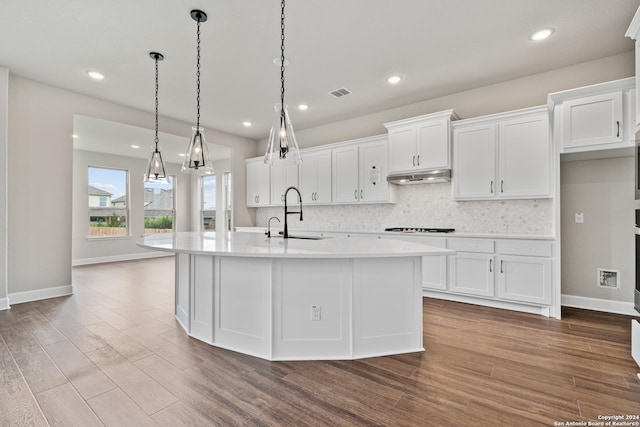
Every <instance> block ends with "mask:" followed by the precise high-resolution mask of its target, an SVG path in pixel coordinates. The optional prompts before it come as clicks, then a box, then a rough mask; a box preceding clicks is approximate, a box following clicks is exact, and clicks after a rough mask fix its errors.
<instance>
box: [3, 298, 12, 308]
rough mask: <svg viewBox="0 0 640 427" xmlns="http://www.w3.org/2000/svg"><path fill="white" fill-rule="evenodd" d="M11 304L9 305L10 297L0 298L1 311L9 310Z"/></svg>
mask: <svg viewBox="0 0 640 427" xmlns="http://www.w3.org/2000/svg"><path fill="white" fill-rule="evenodd" d="M10 308H11V306H10V305H9V298H0V311H2V310H8V309H10Z"/></svg>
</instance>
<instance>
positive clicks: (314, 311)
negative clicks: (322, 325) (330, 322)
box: [311, 305, 320, 322]
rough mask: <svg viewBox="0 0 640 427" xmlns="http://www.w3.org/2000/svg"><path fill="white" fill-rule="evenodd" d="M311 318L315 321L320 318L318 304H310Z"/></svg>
mask: <svg viewBox="0 0 640 427" xmlns="http://www.w3.org/2000/svg"><path fill="white" fill-rule="evenodd" d="M311 320H312V321H314V322H316V321H319V320H320V306H319V305H312V306H311Z"/></svg>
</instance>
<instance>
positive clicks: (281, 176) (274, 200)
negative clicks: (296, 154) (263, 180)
mask: <svg viewBox="0 0 640 427" xmlns="http://www.w3.org/2000/svg"><path fill="white" fill-rule="evenodd" d="M291 186H294V187H296V188H297V187H298V165H297V164H296V163H295V161H294V160H293V159H285V160H277V161H275V162H273V164H272V165H271V205H274V206H281V205H284V193H285V191H287V188H289V187H291ZM287 198H288V200H287V202H288V203H298V194H297V193H296V192H295V191H290V192H289V194H288V195H287ZM303 200H304V199H303Z"/></svg>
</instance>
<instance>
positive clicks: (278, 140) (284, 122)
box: [264, 0, 302, 165]
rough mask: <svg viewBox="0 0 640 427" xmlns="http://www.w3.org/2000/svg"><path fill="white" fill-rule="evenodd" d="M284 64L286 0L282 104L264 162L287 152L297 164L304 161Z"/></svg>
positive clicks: (282, 48) (281, 66)
mask: <svg viewBox="0 0 640 427" xmlns="http://www.w3.org/2000/svg"><path fill="white" fill-rule="evenodd" d="M284 65H285V59H284V0H282V2H281V4H280V104H276V105H275V117H274V120H273V125H272V126H271V131H270V132H269V143H268V144H267V152H266V153H265V155H264V162H265V163H267V164H270V165H271V164H273V162H274V161H275V160H276V159H277V158H280V159H285V158H286V157H287V154H291V155H292V156H293V159H294V161H295V162H296V163H297V164H300V163H301V162H302V158H301V157H300V149H298V142H297V141H296V135H295V133H294V132H293V126H291V119H289V111H288V109H287V105H286V104H285V103H284Z"/></svg>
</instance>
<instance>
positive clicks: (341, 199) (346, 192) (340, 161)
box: [331, 145, 359, 203]
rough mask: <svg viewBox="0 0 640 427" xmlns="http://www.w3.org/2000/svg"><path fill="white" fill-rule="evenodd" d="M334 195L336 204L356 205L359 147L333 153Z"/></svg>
mask: <svg viewBox="0 0 640 427" xmlns="http://www.w3.org/2000/svg"><path fill="white" fill-rule="evenodd" d="M331 160H332V168H331V174H332V180H331V181H332V182H331V185H332V193H333V201H334V202H336V203H356V202H357V201H358V200H359V188H358V146H357V145H352V146H349V147H343V148H336V149H334V150H333V152H332V153H331Z"/></svg>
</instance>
